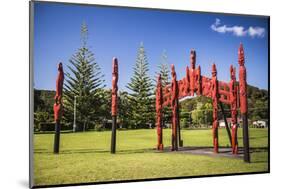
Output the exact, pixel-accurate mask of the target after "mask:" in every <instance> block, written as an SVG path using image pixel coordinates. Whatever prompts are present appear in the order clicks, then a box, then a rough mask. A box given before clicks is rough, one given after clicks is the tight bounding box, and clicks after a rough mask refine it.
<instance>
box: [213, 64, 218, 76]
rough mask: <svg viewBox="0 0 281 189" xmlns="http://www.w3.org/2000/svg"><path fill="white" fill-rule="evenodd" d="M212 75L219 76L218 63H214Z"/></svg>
mask: <svg viewBox="0 0 281 189" xmlns="http://www.w3.org/2000/svg"><path fill="white" fill-rule="evenodd" d="M212 76H213V77H216V76H217V68H216V65H215V64H213V66H212Z"/></svg>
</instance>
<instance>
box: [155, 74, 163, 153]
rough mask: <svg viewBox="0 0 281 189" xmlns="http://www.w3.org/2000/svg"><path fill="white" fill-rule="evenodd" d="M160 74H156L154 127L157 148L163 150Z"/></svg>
mask: <svg viewBox="0 0 281 189" xmlns="http://www.w3.org/2000/svg"><path fill="white" fill-rule="evenodd" d="M161 83H162V82H161V74H160V75H159V76H158V80H157V89H156V127H157V136H158V140H157V150H163V139H162V137H163V134H162V104H163V94H162V84H161Z"/></svg>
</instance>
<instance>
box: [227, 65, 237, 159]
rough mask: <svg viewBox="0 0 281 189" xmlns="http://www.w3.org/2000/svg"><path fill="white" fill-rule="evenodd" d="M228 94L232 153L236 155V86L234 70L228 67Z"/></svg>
mask: <svg viewBox="0 0 281 189" xmlns="http://www.w3.org/2000/svg"><path fill="white" fill-rule="evenodd" d="M229 92H230V111H231V125H232V135H231V136H232V138H231V145H232V153H233V154H237V153H238V140H237V130H238V126H237V86H236V71H235V68H234V67H233V66H232V65H231V66H230V83H229Z"/></svg>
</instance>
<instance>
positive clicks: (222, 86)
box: [218, 81, 230, 104]
mask: <svg viewBox="0 0 281 189" xmlns="http://www.w3.org/2000/svg"><path fill="white" fill-rule="evenodd" d="M218 84H219V91H218V93H219V97H220V98H219V101H220V102H222V103H225V104H230V92H229V83H226V82H223V81H219V82H218Z"/></svg>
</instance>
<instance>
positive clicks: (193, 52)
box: [190, 49, 196, 69]
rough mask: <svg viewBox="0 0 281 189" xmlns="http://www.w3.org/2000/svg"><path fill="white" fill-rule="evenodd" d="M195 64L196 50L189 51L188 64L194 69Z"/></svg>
mask: <svg viewBox="0 0 281 189" xmlns="http://www.w3.org/2000/svg"><path fill="white" fill-rule="evenodd" d="M195 64H196V52H195V50H193V49H192V50H191V51H190V65H191V68H192V69H195Z"/></svg>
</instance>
